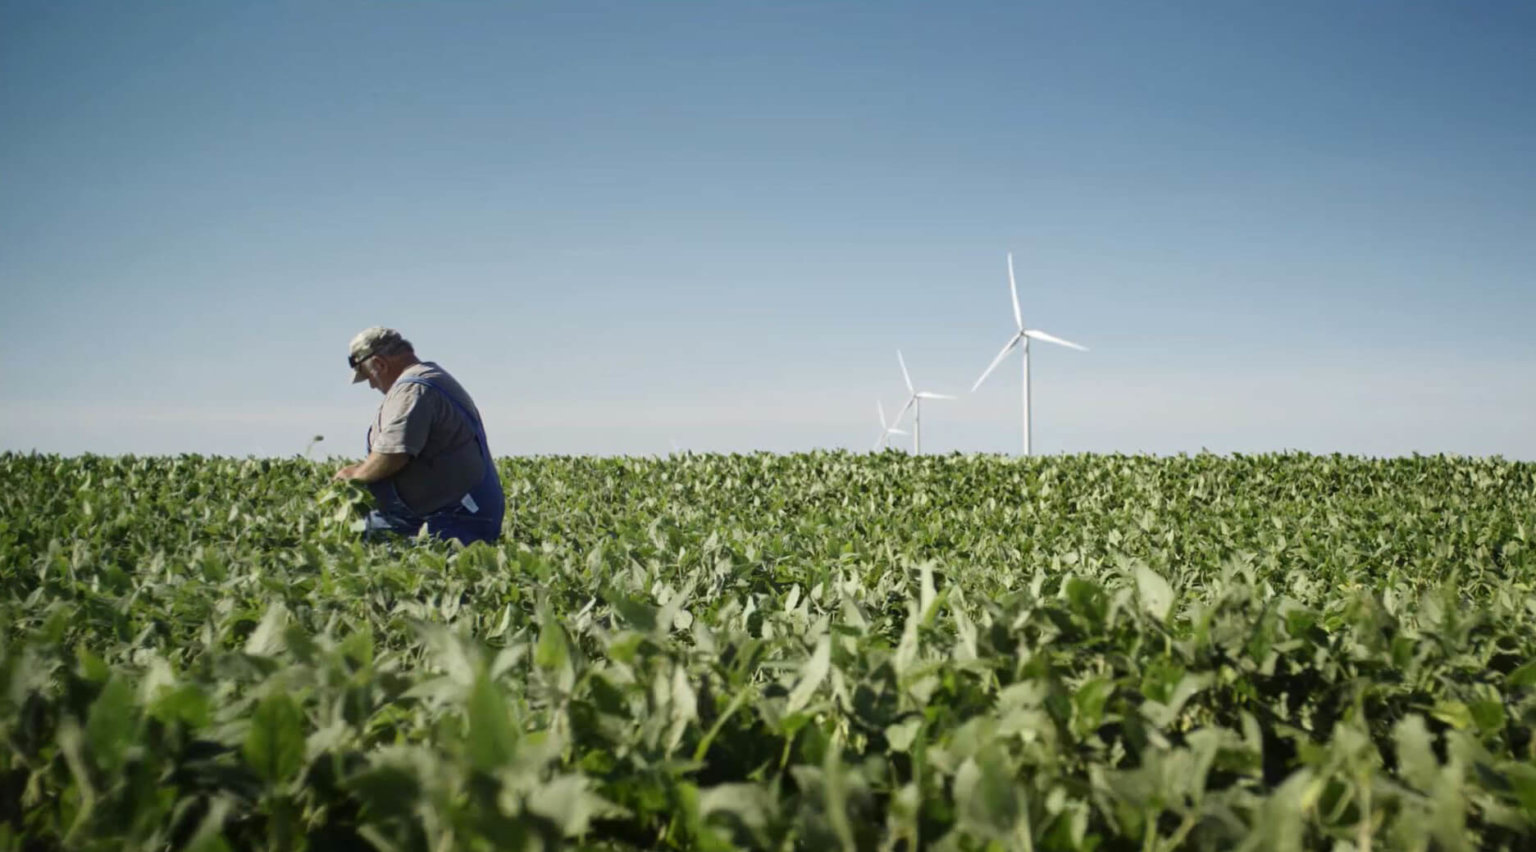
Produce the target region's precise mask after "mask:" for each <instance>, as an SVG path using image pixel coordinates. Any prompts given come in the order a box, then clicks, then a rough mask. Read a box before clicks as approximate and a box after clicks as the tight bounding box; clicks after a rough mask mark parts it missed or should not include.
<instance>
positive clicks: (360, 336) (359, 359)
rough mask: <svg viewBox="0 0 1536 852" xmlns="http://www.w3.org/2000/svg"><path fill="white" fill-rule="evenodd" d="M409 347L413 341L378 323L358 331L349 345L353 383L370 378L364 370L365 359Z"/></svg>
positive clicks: (348, 362)
mask: <svg viewBox="0 0 1536 852" xmlns="http://www.w3.org/2000/svg"><path fill="white" fill-rule="evenodd" d="M409 348H411V342H410V341H409V340H406V339H405V338H403V337H401V336H400V332H398V331H395V330H394V329H392V328H385V327H383V326H379V325H376V326H374V327H372V328H366V329H363V330H362V331H360V332H358V333H357V336H356V337H354V338H352V342H351V343H350V344H348V346H347V366H348V367H351V368H352V384H354V385H355V384H357V383H358V382H361V381H365V380H366V379H367V378H368V374H367V373H364V372H363V362H364V361H366V360H368V359H369V358H371V357H373V356H374V355H393V354H394V353H396V352H399V351H400V350H402V349H409Z"/></svg>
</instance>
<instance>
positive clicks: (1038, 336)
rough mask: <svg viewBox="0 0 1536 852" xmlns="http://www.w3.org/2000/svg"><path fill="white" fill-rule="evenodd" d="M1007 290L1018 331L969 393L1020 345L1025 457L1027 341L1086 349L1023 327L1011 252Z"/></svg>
mask: <svg viewBox="0 0 1536 852" xmlns="http://www.w3.org/2000/svg"><path fill="white" fill-rule="evenodd" d="M1008 289H1009V292H1010V293H1011V294H1012V295H1013V322H1014V325H1016V326H1018V329H1019V330H1018V331H1016V332H1014V334H1013V336H1012V337H1010V338H1008V342H1007V343H1006V344H1004V345H1003V351H1001V352H999V353H997V357H996V358H993V359H992V363H991V364H988V365H987V369H986V371H985V372H983V373H982V374H981V378H979V379H977V380H976V384H974V385H971V393H975V392H976V389H977V388H979V387H981V383H982V382H984V381H986V380H987V376H990V375H992V371H993V370H995V369H997V365H998V364H1001V363H1003V359H1004V358H1006V357H1008V353H1009V352H1012V351H1013V350H1014V348H1015V347H1019V346H1020V344H1022V348H1023V350H1024V455H1026V456H1027V455H1029V341H1031V340H1042V341H1045V342H1046V343H1054V344H1056V345H1058V346H1066V347H1068V348H1071V349H1076V350H1079V351H1081V352H1087V351H1088V347H1086V346H1078V345H1077V344H1076V343H1073V342H1071V341H1068V340H1062V339H1061V338H1059V337H1056V336H1054V335H1050V334H1046V333H1045V332H1043V331H1039V330H1037V329H1033V328H1025V327H1024V314H1023V312H1022V311H1020V310H1019V285H1018V284H1017V283H1015V282H1014V280H1013V252H1009V253H1008Z"/></svg>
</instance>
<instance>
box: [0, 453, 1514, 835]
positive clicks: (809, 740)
mask: <svg viewBox="0 0 1536 852" xmlns="http://www.w3.org/2000/svg"><path fill="white" fill-rule="evenodd" d="M499 465H500V470H501V474H502V480H503V485H504V487H505V490H506V492H507V495H508V514H507V520H506V527H505V534H504V536H503V538H502V540H501V542H500V543H499V544H498V545H497V546H494V547H491V546H486V545H484V544H477V545H474V546H471V547H469V548H462V547H459V546H457V545H454V544H442V543H433V542H417V541H409V540H402V539H396V540H392V541H384V542H373V541H370V542H363V541H361V540H360V539H359V536H358V534H357V532H356V531H355V527H356V526H357V521H358V518H359V514H360V513H361V512H362V511H364V510H365V508H366V504H367V500H366V495H365V493H363V492H360V491H358V490H355V488H353V487H351V486H346V487H343V486H339V485H334V484H332V483H331V482H330V475H331V473H332V472H333V471H334V469H335V465H334V464H320V463H313V462H308V461H304V460H302V459H288V460H262V459H231V458H209V457H198V456H183V457H150V458H134V457H95V456H83V457H68V458H66V457H58V456H46V455H20V454H5V455H0V738H3V742H0V850H29V852H30V850H66V849H68V850H108V849H111V850H117V849H132V850H199V851H200V852H207V850H381V852H385V851H386V850H399V851H400V852H425V851H426V850H432V851H433V852H438V850H443V852H446V850H492V849H497V850H500V849H510V850H522V849H528V850H533V849H557V848H576V849H603V850H642V849H699V850H725V849H741V848H746V849H775V850H790V849H812V850H838V849H841V850H870V851H871V852H873V850H917V849H950V850H1015V849H1036V850H1173V849H1202V850H1204V849H1209V850H1231V849H1244V850H1300V849H1335V850H1368V849H1405V850H1430V849H1435V850H1470V849H1529V848H1536V740H1533V737H1532V730H1533V729H1536V464H1532V463H1522V462H1513V461H1507V460H1503V459H1474V458H1457V457H1443V456H1442V457H1411V458H1395V459H1364V458H1352V457H1343V456H1314V455H1302V454H1284V455H1263V456H1212V455H1199V456H1182V457H1165V458H1156V457H1149V456H1104V455H1095V456H1060V457H1050V458H1033V459H1015V458H1005V457H997V456H962V455H950V456H910V455H907V454H904V453H898V452H886V453H882V454H876V455H858V454H850V453H841V452H817V453H806V454H798V455H770V454H754V455H675V456H671V457H668V458H587V457H539V458H506V459H502V460H500V462H499Z"/></svg>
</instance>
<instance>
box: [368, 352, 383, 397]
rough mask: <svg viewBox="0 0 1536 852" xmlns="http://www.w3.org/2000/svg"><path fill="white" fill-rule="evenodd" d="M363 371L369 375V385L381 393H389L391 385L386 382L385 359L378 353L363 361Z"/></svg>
mask: <svg viewBox="0 0 1536 852" xmlns="http://www.w3.org/2000/svg"><path fill="white" fill-rule="evenodd" d="M363 373H364V374H365V375H367V376H368V387H371V388H373V389H374V390H376V391H378V392H379V393H388V392H389V385H387V384H385V383H384V359H383V358H381V357H379V356H378V355H369V356H368V358H367V359H366V360H364V361H363Z"/></svg>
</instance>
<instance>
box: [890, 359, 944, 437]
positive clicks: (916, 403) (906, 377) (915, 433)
mask: <svg viewBox="0 0 1536 852" xmlns="http://www.w3.org/2000/svg"><path fill="white" fill-rule="evenodd" d="M896 363H898V364H900V365H901V378H902V380H903V381H905V382H906V383H907V393H910V394H912V396H910V397H908V398H907V404H906V405H903V406H902V407H901V410H900V411H898V412H896V422H897V423H898V424H899V423H901V415H903V414H906V413H907V409H909V408H910V409H912V452H913V453H914V454H917V455H922V452H923V400H925V399H954V397H952V396H947V395H945V394H942V393H929V392H928V391H920V390H917V389H916V388H914V387H912V375H911V374H910V373H908V372H907V362H906V359H904V358H902V357H901V350H900V349H897V350H896Z"/></svg>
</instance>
